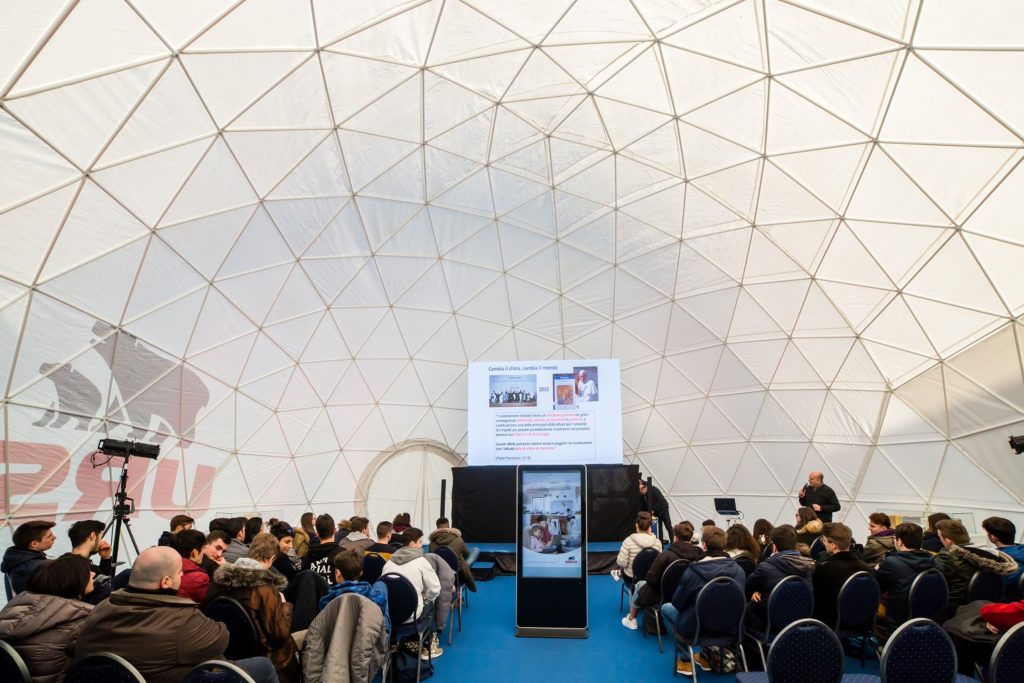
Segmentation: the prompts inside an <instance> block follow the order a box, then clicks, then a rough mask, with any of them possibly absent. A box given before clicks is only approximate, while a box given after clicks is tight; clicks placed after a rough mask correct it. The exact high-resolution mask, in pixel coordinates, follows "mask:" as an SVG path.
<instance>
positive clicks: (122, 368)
mask: <svg viewBox="0 0 1024 683" xmlns="http://www.w3.org/2000/svg"><path fill="white" fill-rule="evenodd" d="M92 332H93V334H94V335H95V337H94V338H93V339H92V340H91V341H92V342H93V344H94V346H93V347H92V350H91V351H89V352H87V353H97V354H99V355H100V357H101V358H102V359H103V361H104V362H105V364H106V366H107V367H108V368H109V369H110V372H109V374H108V375H107V376H97V375H99V373H97V372H95V371H94V369H95V368H96V367H102V366H100V365H99V364H97V363H88V362H86V363H82V364H79V363H77V362H76V363H51V362H45V363H42V364H41V365H40V367H39V372H40V374H41V375H44V376H45V379H46V380H48V381H49V382H50V383H52V385H53V395H54V398H53V400H52V402H51V403H50V405H49V407H48V408H46V409H45V410H44V411H43V413H42V414H41V415H40V417H39V419H37V420H35V421H34V422H32V423H31V425H30V426H28V429H27V430H18V432H16V433H17V434H18V435H19V436H21V437H22V438H23V439H24V437H25V436H29V435H30V434H31V439H30V440H13V439H12V440H11V441H0V448H2V450H3V451H4V452H5V453H6V459H7V463H8V467H7V469H6V470H5V472H4V473H3V475H2V476H0V479H2V480H3V483H2V489H0V492H2V494H3V495H0V515H2V516H3V517H7V516H8V515H13V519H11V522H12V523H17V520H24V519H28V518H33V517H43V518H47V517H48V518H53V517H57V518H58V521H64V520H66V521H73V520H76V519H90V518H93V517H95V516H96V512H97V511H98V510H105V509H107V508H109V507H110V504H111V503H110V499H111V496H112V495H113V493H114V489H115V487H116V484H117V481H116V480H117V476H118V471H119V469H120V467H121V464H122V462H121V460H120V458H114V459H113V460H112V461H111V463H110V466H108V467H96V468H94V467H93V466H92V464H91V463H90V460H89V453H90V452H91V450H92V449H88V450H85V451H83V454H82V455H80V456H72V455H71V453H69V452H68V450H67V448H65V447H64V446H62V445H59V444H55V443H52V441H53V440H54V438H53V431H54V430H65V429H67V430H73V431H74V430H81V431H84V430H94V429H95V430H97V432H96V434H97V440H98V438H101V437H102V436H105V430H104V429H103V424H104V423H103V421H104V420H106V421H107V422H106V424H107V425H109V429H110V431H111V436H116V438H127V439H134V440H137V441H144V442H147V443H159V444H161V445H163V446H164V453H163V455H162V456H161V458H160V459H159V460H158V461H156V462H154V461H152V460H146V459H143V458H133V459H132V460H131V462H130V463H129V466H128V477H129V493H128V495H129V496H131V497H133V498H134V499H135V501H136V505H137V506H139V507H143V508H146V509H150V510H152V511H153V512H154V513H155V514H157V515H160V516H161V517H164V518H168V519H169V518H170V517H172V516H174V515H175V514H178V513H179V512H181V511H182V510H183V509H185V508H186V507H188V509H189V510H190V511H191V512H192V514H193V515H201V514H203V513H204V512H205V511H206V510H207V509H208V508H209V505H210V500H211V497H212V493H213V491H212V487H211V483H212V482H213V477H214V474H215V473H216V468H215V467H211V466H210V465H205V464H202V463H197V462H195V461H196V460H197V458H188V459H186V465H185V466H186V467H187V468H188V471H187V472H186V473H185V475H186V478H187V480H188V481H189V482H190V483H191V486H190V490H191V491H192V492H194V493H193V494H192V496H193V499H192V500H188V501H186V500H180V499H179V500H175V485H176V484H177V483H180V481H181V477H182V472H181V467H182V462H181V459H180V458H178V457H175V455H174V454H175V453H180V451H178V450H177V448H172V447H175V446H179V445H180V446H181V448H182V449H188V448H189V447H190V446H191V445H192V439H193V438H194V432H195V423H196V419H197V417H198V415H199V412H200V411H201V410H202V409H203V408H204V407H205V406H206V404H207V403H208V402H209V399H210V392H209V389H208V388H207V386H206V384H205V382H204V381H203V379H202V378H201V377H200V376H199V375H198V374H197V373H195V372H194V371H192V370H191V369H190V368H188V367H187V366H185V365H184V364H183V363H182V362H181V361H180V360H176V359H171V358H167V357H165V356H163V355H162V354H161V353H160V352H158V351H156V350H155V349H153V348H152V347H150V346H148V345H146V344H145V343H143V342H142V341H141V340H139V339H138V338H136V337H134V336H133V335H131V334H129V333H127V332H124V331H122V330H118V331H116V332H114V328H113V327H111V326H109V325H107V324H105V323H102V322H97V323H96V324H95V325H93V328H92ZM76 366H77V367H76ZM83 368H90V370H83ZM88 372H91V375H89V374H87V373H88ZM108 386H109V395H110V399H109V401H108V404H107V406H106V409H105V410H104V408H103V405H102V403H103V400H102V397H103V395H104V393H105V392H104V391H101V389H100V387H104V388H106V387H108ZM122 425H124V426H127V427H128V428H129V431H128V433H127V435H122V434H120V433H117V434H115V433H114V432H115V431H116V432H121V431H122V430H123V427H122ZM14 433H15V432H13V431H12V432H11V434H12V435H13V434H14ZM79 438H80V437H79ZM103 457H105V456H103ZM69 488H73V490H74V498H75V500H74V501H73V502H72V503H70V505H69V503H68V500H69V498H68V491H69ZM58 489H59V490H60V491H61V494H60V498H61V502H57V501H53V502H50V501H49V500H48V499H50V498H52V497H53V495H52V494H53V493H54V492H55V491H57V490H58ZM47 494H51V495H47ZM178 497H179V498H181V496H180V494H179V496H178Z"/></svg>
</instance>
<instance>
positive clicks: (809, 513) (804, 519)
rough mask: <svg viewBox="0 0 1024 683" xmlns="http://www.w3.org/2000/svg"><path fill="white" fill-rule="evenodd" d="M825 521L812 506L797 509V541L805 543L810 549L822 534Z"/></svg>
mask: <svg viewBox="0 0 1024 683" xmlns="http://www.w3.org/2000/svg"><path fill="white" fill-rule="evenodd" d="M824 526H825V525H824V523H823V522H822V521H821V520H820V519H818V513H817V512H815V511H814V510H813V509H812V508H809V507H802V508H797V511H796V542H797V543H803V544H804V545H806V546H807V548H808V551H809V550H810V547H811V544H812V543H814V540H815V539H816V538H818V536H821V530H822V529H823V528H824Z"/></svg>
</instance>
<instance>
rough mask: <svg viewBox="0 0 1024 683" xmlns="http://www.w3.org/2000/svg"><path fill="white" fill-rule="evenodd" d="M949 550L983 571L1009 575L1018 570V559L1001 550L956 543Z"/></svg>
mask: <svg viewBox="0 0 1024 683" xmlns="http://www.w3.org/2000/svg"><path fill="white" fill-rule="evenodd" d="M949 552H950V553H952V554H953V555H955V556H957V557H959V558H960V559H962V560H964V561H965V562H967V563H969V564H971V565H973V566H975V567H977V568H978V569H979V570H980V571H983V572H990V573H992V574H998V575H999V576H1009V575H1010V574H1012V573H1014V572H1015V571H1017V561H1016V560H1014V559H1013V558H1012V557H1010V556H1009V555H1007V554H1006V553H1004V552H1003V551H1001V550H982V549H981V548H973V547H971V546H959V545H954V546H950V547H949Z"/></svg>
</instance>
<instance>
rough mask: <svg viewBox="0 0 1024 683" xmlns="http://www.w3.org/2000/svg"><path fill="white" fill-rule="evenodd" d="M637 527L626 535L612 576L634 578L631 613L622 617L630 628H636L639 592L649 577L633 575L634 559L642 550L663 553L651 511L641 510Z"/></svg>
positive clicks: (630, 599)
mask: <svg viewBox="0 0 1024 683" xmlns="http://www.w3.org/2000/svg"><path fill="white" fill-rule="evenodd" d="M633 528H634V529H636V531H634V532H633V533H631V534H630V535H629V536H627V537H626V540H624V541H623V542H622V547H621V548H620V549H619V555H618V557H616V558H615V563H616V564H617V565H618V566H619V567H620V568H619V569H613V570H612V577H613V578H614V579H615V580H616V581H618V580H619V579H620V578H622V574H625V575H626V577H627V578H629V579H633V580H634V583H633V590H632V592H631V595H630V598H629V602H630V607H632V608H633V609H631V610H630V614H632V615H633V616H630V614H627V615H626V616H624V617H622V625H623V626H625V627H626V628H628V629H632V630H636V627H637V623H636V596H637V593H638V592H639V591H640V590H641V589H642V588H643V587H644V585H646V583H647V579H646V578H645V577H639V576H637V577H634V576H633V560H635V559H636V557H637V555H639V554H640V553H641V551H643V550H646V549H647V548H651V549H653V550H657V551H658V553H659V554H660V553H661V541H660V540H658V537H657V536H655V535H654V534H653V533H651V513H649V512H641V513H640V514H639V515H637V517H636V524H635V525H634V527H633Z"/></svg>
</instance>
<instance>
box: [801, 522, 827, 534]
mask: <svg viewBox="0 0 1024 683" xmlns="http://www.w3.org/2000/svg"><path fill="white" fill-rule="evenodd" d="M824 528H825V523H824V522H822V521H821V520H820V519H812V520H811V521H809V522H807V524H804V525H803V526H802V527H800V528H799V529H797V530H796V532H797V533H798V534H820V533H821V532H822V530H823V529H824Z"/></svg>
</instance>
